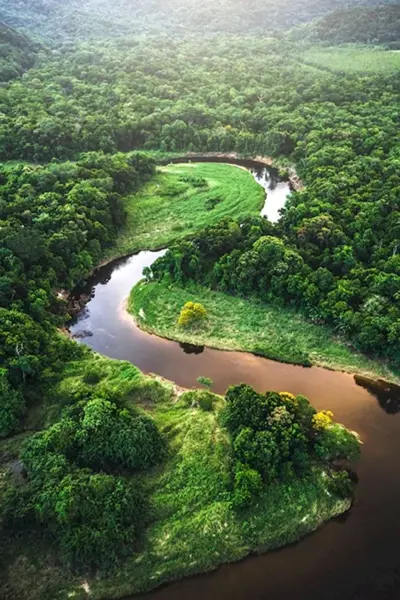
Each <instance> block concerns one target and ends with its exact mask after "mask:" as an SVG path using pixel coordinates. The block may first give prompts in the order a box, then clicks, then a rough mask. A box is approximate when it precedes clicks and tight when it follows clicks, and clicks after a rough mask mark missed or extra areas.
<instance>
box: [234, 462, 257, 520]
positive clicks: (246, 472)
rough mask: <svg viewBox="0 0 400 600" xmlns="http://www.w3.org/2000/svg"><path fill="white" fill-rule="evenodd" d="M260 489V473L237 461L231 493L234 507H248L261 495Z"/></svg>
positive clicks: (238, 508)
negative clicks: (232, 491)
mask: <svg viewBox="0 0 400 600" xmlns="http://www.w3.org/2000/svg"><path fill="white" fill-rule="evenodd" d="M262 489H263V482H262V478H261V475H260V473H258V471H255V470H254V469H250V468H249V467H248V466H247V465H244V464H242V463H237V464H236V467H235V481H234V493H233V506H234V508H235V509H236V510H240V509H243V508H248V507H249V506H250V505H251V504H252V503H253V502H254V500H255V499H257V497H259V496H260V495H261V492H262Z"/></svg>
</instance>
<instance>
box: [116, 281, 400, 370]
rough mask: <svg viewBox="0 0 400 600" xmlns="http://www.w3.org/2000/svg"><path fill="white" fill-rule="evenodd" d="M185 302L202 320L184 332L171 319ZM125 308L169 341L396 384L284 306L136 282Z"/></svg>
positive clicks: (382, 366) (382, 367)
mask: <svg viewBox="0 0 400 600" xmlns="http://www.w3.org/2000/svg"><path fill="white" fill-rule="evenodd" d="M188 301H194V302H200V303H201V304H203V305H204V307H205V308H206V310H207V318H206V320H205V321H204V322H203V323H202V324H201V325H199V326H194V327H191V328H188V329H185V328H182V327H179V326H178V324H177V319H178V315H179V312H180V310H181V308H182V306H183V305H184V304H185V302H188ZM127 308H128V310H129V312H130V313H131V315H133V317H134V318H135V320H136V322H137V323H138V325H139V327H140V328H141V329H144V330H145V331H148V332H149V333H154V334H156V335H159V336H161V337H164V338H168V339H172V340H175V341H179V342H184V343H189V344H193V345H199V346H203V345H205V346H209V347H212V348H217V349H220V350H240V351H246V352H251V353H253V354H257V355H259V356H264V357H266V358H270V359H273V360H277V361H279V362H286V363H291V364H297V365H303V366H312V365H315V366H321V367H325V368H328V369H332V370H338V371H345V372H348V373H358V374H364V375H368V376H372V377H381V378H384V379H387V380H391V381H394V382H398V381H399V379H400V377H399V375H400V374H399V372H398V371H396V370H394V369H392V368H391V367H389V366H388V365H386V364H385V363H383V362H378V361H374V360H371V359H369V358H368V357H366V356H364V355H362V354H361V353H359V352H357V351H356V350H355V349H354V348H352V347H350V346H349V345H348V344H346V342H345V341H344V340H341V339H339V338H337V337H336V336H335V335H334V332H333V331H332V330H331V329H330V328H329V327H326V326H322V325H314V324H312V323H310V322H308V321H307V320H306V319H305V318H304V317H302V316H301V315H300V314H299V313H298V312H297V311H295V310H292V309H290V308H287V307H276V306H272V305H266V304H262V303H261V302H259V301H257V300H250V299H248V300H244V299H241V298H238V297H234V296H229V295H227V294H223V293H221V292H213V291H211V290H208V289H207V288H204V287H202V286H199V285H192V286H188V287H185V288H182V287H179V286H177V285H175V284H174V285H172V284H166V283H162V282H161V283H158V282H157V283H145V282H144V281H142V282H139V283H138V284H137V285H136V286H135V287H134V288H133V289H132V292H131V294H130V297H129V301H128V307H127Z"/></svg>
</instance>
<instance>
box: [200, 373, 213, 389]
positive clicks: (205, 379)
mask: <svg viewBox="0 0 400 600" xmlns="http://www.w3.org/2000/svg"><path fill="white" fill-rule="evenodd" d="M197 381H198V382H199V383H201V385H204V387H206V388H208V389H211V387H212V385H213V383H214V382H213V380H212V379H210V377H204V376H203V375H200V377H198V378H197Z"/></svg>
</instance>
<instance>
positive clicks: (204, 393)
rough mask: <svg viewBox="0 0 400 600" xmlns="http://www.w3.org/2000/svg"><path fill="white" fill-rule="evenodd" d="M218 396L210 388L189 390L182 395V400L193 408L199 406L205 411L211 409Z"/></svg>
mask: <svg viewBox="0 0 400 600" xmlns="http://www.w3.org/2000/svg"><path fill="white" fill-rule="evenodd" d="M217 398H218V396H216V395H215V394H213V393H212V392H209V391H208V390H189V391H187V392H184V393H183V394H182V396H181V402H183V403H184V404H185V405H186V406H190V407H192V408H195V407H199V408H201V409H202V410H204V411H211V410H213V408H214V403H215V401H216V400H217Z"/></svg>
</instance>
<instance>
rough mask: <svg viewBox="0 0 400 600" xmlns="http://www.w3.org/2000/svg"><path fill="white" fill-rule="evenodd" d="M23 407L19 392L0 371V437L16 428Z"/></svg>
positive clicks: (5, 435)
mask: <svg viewBox="0 0 400 600" xmlns="http://www.w3.org/2000/svg"><path fill="white" fill-rule="evenodd" d="M25 408H26V407H25V401H24V398H23V396H22V394H21V392H19V391H18V390H16V389H14V388H12V387H11V386H10V384H9V383H8V381H7V379H6V376H5V374H1V372H0V438H2V437H7V436H8V435H10V434H11V433H13V432H14V431H15V430H16V428H17V427H18V424H19V421H20V419H21V417H22V415H23V414H24V411H25Z"/></svg>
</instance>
